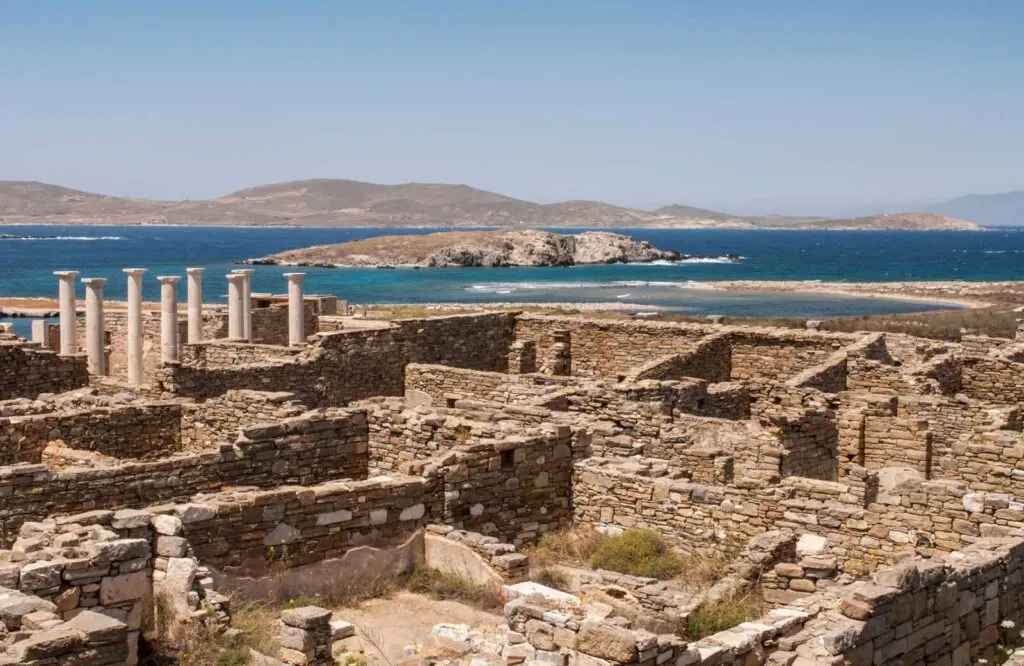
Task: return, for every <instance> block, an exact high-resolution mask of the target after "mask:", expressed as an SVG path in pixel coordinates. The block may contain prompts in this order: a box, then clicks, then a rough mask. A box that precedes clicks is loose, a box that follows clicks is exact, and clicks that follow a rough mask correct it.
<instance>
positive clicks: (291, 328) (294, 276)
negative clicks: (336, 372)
mask: <svg viewBox="0 0 1024 666" xmlns="http://www.w3.org/2000/svg"><path fill="white" fill-rule="evenodd" d="M284 276H285V277H286V278H287V279H288V344H289V345H291V346H292V347H301V346H302V345H304V344H306V330H305V326H306V322H305V308H304V303H303V300H302V278H304V277H306V274H305V273H285V274H284Z"/></svg>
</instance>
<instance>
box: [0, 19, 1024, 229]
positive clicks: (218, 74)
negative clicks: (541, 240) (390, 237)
mask: <svg viewBox="0 0 1024 666" xmlns="http://www.w3.org/2000/svg"><path fill="white" fill-rule="evenodd" d="M311 177H332V178H351V179H356V180H368V181H374V182H385V183H395V182H406V181H420V182H452V183H467V184H470V185H474V186H476V187H481V188H484V189H490V190H495V191H499V192H502V193H504V194H508V195H511V196H517V197H522V198H526V199H532V200H538V201H555V200H561V199H600V200H604V201H609V202H612V203H618V204H624V205H631V206H638V207H657V206H661V205H665V204H668V203H671V202H679V203H687V204H691V205H700V206H706V207H713V208H719V209H725V210H727V211H729V212H735V213H759V212H791V213H823V214H824V213H834V214H842V213H846V212H858V211H859V210H861V209H862V208H873V207H877V206H878V205H892V206H893V207H899V206H900V205H901V204H904V203H907V204H912V203H919V202H927V201H934V200H941V199H945V198H951V197H954V196H959V195H961V194H966V193H969V192H998V191H1005V190H1013V189H1024V2H1021V1H1019V0H1001V1H999V0H957V1H950V0H886V1H878V0H808V1H805V2H797V1H790V0H748V1H744V0H706V1H698V0H692V1H687V0H666V1H663V2H662V1H655V0H620V1H618V2H606V1H604V0H585V1H573V0H562V1H559V0H462V1H448V0H409V1H398V0H395V1H391V0H364V1H362V2H346V1H342V0H334V1H330V0H324V1H314V0H306V1H295V0H282V1H280V2H277V1H275V2H271V1H263V0H245V1H241V0H239V1H228V0H205V1H202V2H193V1H188V0H174V1H168V2H156V1H154V2H149V1H139V0H126V1H123V2H111V1H105V0H89V1H82V0H66V1H57V0H2V1H0V179H8V180H41V181H45V182H51V183H57V184H61V185H67V186H70V187H76V188H80V189H86V190H90V191H97V192H102V193H106V194H118V195H128V196H141V197H151V198H163V199H177V198H193V199H195V198H204V197H211V196H217V195H220V194H224V193H227V192H230V191H233V190H236V189H240V188H243V187H248V186H252V185H256V184H262V183H268V182H274V181H281V180H294V179H300V178H311Z"/></svg>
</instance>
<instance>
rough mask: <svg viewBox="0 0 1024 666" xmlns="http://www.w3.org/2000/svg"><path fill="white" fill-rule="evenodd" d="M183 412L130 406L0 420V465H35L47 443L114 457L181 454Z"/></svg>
mask: <svg viewBox="0 0 1024 666" xmlns="http://www.w3.org/2000/svg"><path fill="white" fill-rule="evenodd" d="M181 415H182V407H181V405H179V404H175V403H153V402H147V403H145V404H128V405H121V406H115V407H98V406H93V407H90V408H88V409H79V410H73V411H58V412H52V413H48V414H37V415H31V416H14V417H9V418H0V464H4V465H11V464H14V463H38V462H40V456H41V454H42V451H43V449H44V448H45V447H46V445H47V443H49V442H51V441H54V440H61V441H63V442H64V444H65V445H66V446H67V447H69V448H72V449H78V450H82V451H93V452H96V453H99V454H101V455H105V456H112V457H114V458H137V459H147V458H159V457H163V456H167V455H170V454H172V453H174V452H176V451H179V450H181V447H182V442H181Z"/></svg>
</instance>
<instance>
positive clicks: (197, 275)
mask: <svg viewBox="0 0 1024 666" xmlns="http://www.w3.org/2000/svg"><path fill="white" fill-rule="evenodd" d="M205 270H206V269H205V268H186V269H185V272H186V273H188V342H189V344H195V343H197V342H202V341H203V271H205Z"/></svg>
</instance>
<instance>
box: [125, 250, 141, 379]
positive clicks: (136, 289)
mask: <svg viewBox="0 0 1024 666" xmlns="http://www.w3.org/2000/svg"><path fill="white" fill-rule="evenodd" d="M124 272H125V274H127V276H128V332H127V333H128V345H127V346H128V383H129V384H131V385H133V386H137V385H139V384H141V383H142V382H143V376H142V375H143V370H142V274H143V273H145V272H146V269H145V268H125V269H124Z"/></svg>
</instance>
